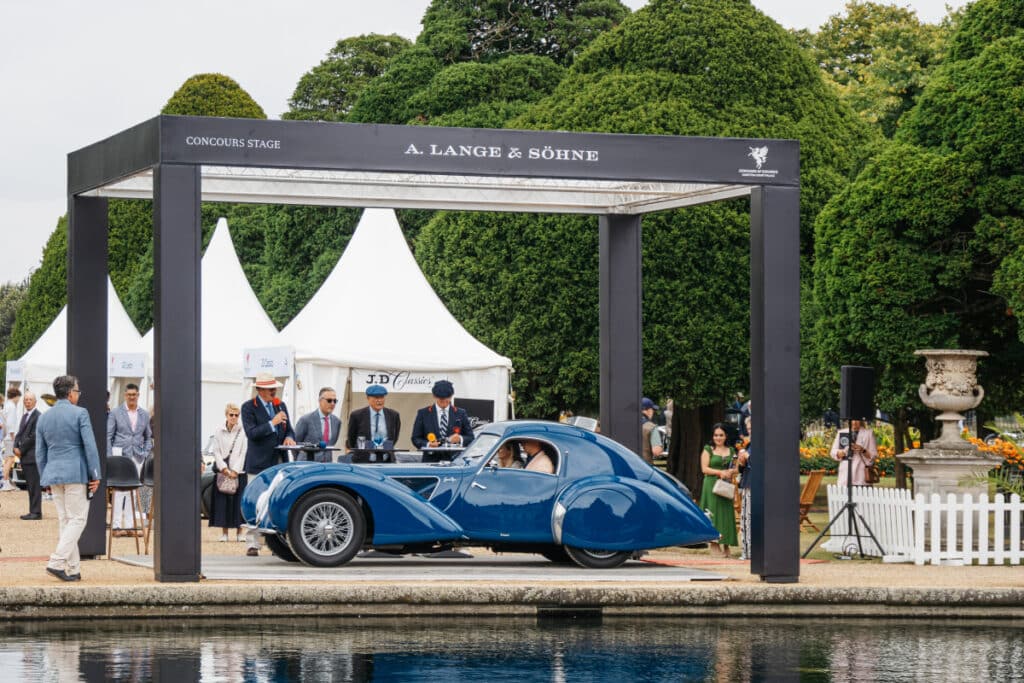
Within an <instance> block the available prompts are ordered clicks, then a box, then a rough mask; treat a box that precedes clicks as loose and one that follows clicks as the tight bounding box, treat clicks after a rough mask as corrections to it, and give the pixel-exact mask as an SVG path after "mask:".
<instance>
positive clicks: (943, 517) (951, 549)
mask: <svg viewBox="0 0 1024 683" xmlns="http://www.w3.org/2000/svg"><path fill="white" fill-rule="evenodd" d="M1022 511H1024V506H1022V505H1021V502H1020V496H1018V495H1017V494H1016V493H1015V494H1013V495H1012V496H1010V500H1009V501H1007V500H1006V499H1005V497H1004V496H1003V494H1001V493H997V494H996V497H995V500H993V501H992V502H989V500H988V496H987V495H985V494H982V495H981V496H979V497H978V500H977V502H975V501H974V498H973V496H971V495H970V494H965V495H964V496H963V497H962V498H961V499H960V500H957V498H956V496H955V495H953V494H952V493H950V494H949V495H948V496H946V502H942V498H941V497H940V496H939V494H937V493H933V494H932V496H931V499H930V500H929V501H927V502H926V501H925V497H924V496H918V497H917V498H916V499H915V500H914V540H915V543H914V563H915V564H924V563H925V562H931V563H932V564H939V563H957V564H959V563H963V564H972V563H973V562H977V563H978V564H989V563H993V564H1003V563H1004V562H1007V561H1009V563H1010V564H1020V561H1021V555H1022V552H1021V538H1020V518H1021V512H1022ZM990 518H991V519H990ZM1007 518H1009V522H1010V524H1009V527H1010V528H1009V534H1007V533H1006V532H1007V528H1006V526H1007V525H1006V521H1007ZM990 522H991V530H992V532H991V533H989V529H990ZM958 527H960V529H959V531H960V533H959V534H958V533H957V531H958ZM926 528H927V529H928V532H927V533H926V531H925V529H926ZM926 535H927V536H928V537H929V538H928V540H930V541H931V542H930V543H929V544H928V548H927V550H926V549H925V540H926V539H925V536H926ZM943 541H945V543H943Z"/></svg>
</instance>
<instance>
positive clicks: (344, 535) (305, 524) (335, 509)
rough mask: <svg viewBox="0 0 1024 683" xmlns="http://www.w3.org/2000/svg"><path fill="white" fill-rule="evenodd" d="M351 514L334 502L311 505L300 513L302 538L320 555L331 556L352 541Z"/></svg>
mask: <svg viewBox="0 0 1024 683" xmlns="http://www.w3.org/2000/svg"><path fill="white" fill-rule="evenodd" d="M352 525H353V523H352V515H350V514H349V512H348V510H346V509H345V508H344V507H342V506H341V505H339V504H338V503H336V502H331V501H324V502H321V503H317V504H316V505H313V506H312V507H310V508H309V509H308V510H306V512H305V514H304V515H302V538H303V540H305V542H306V545H307V547H308V548H309V549H310V550H311V551H313V552H314V553H316V554H317V555H320V556H322V557H331V556H333V555H337V554H338V553H340V552H342V551H343V550H345V548H347V547H348V545H349V544H350V543H352Z"/></svg>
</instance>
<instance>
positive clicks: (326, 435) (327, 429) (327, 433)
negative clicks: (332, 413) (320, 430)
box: [324, 415, 331, 443]
mask: <svg viewBox="0 0 1024 683" xmlns="http://www.w3.org/2000/svg"><path fill="white" fill-rule="evenodd" d="M327 418H328V416H327V415H324V443H330V441H331V424H330V423H329V422H328V421H327Z"/></svg>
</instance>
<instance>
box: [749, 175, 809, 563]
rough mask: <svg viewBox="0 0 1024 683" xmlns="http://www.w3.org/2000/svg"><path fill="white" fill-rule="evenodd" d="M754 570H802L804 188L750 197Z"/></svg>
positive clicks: (766, 191)
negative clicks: (801, 338) (802, 205)
mask: <svg viewBox="0 0 1024 683" xmlns="http://www.w3.org/2000/svg"><path fill="white" fill-rule="evenodd" d="M750 393H751V406H750V414H751V423H752V429H753V438H752V442H751V443H752V448H753V452H752V453H751V456H752V462H753V467H752V468H751V472H752V487H751V499H750V500H751V508H750V515H751V523H750V525H751V540H752V544H751V563H750V571H751V572H752V573H754V574H759V575H760V576H761V580H763V581H767V582H770V583H792V582H796V581H797V580H798V579H799V576H800V531H799V529H800V523H799V520H800V517H799V506H798V505H797V501H798V500H799V499H800V476H799V472H800V189H799V188H796V187H757V188H754V190H753V192H752V193H751V196H750Z"/></svg>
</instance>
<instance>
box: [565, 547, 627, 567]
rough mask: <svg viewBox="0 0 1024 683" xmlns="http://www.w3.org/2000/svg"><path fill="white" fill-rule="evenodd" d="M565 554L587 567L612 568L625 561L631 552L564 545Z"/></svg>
mask: <svg viewBox="0 0 1024 683" xmlns="http://www.w3.org/2000/svg"><path fill="white" fill-rule="evenodd" d="M564 548H565V552H566V554H567V555H568V556H569V559H571V560H572V561H573V562H575V563H576V564H578V565H579V566H581V567H586V568H587V569H612V568H613V567H618V566H619V565H620V564H622V563H623V562H625V561H626V560H628V559H629V558H630V556H631V555H632V554H633V553H631V552H621V551H615V550H590V549H587V548H574V547H572V546H571V545H567V546H564Z"/></svg>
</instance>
